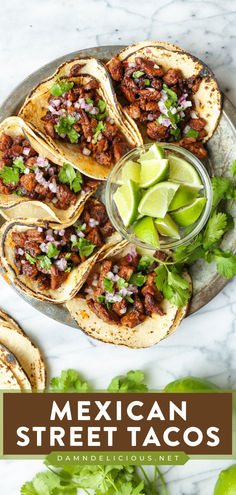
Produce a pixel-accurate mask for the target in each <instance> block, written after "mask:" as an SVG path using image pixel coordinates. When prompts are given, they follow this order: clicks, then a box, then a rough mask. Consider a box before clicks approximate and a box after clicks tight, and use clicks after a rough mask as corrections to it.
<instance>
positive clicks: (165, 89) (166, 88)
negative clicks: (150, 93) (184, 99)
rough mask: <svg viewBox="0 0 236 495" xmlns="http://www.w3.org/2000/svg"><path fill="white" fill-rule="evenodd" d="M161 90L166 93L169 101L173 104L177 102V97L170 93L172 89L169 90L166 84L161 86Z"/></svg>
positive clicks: (173, 92)
mask: <svg viewBox="0 0 236 495" xmlns="http://www.w3.org/2000/svg"><path fill="white" fill-rule="evenodd" d="M163 89H164V91H166V92H167V94H168V96H169V98H171V100H173V102H175V101H177V100H178V96H177V94H176V93H175V91H172V89H170V88H169V87H168V86H167V84H163Z"/></svg>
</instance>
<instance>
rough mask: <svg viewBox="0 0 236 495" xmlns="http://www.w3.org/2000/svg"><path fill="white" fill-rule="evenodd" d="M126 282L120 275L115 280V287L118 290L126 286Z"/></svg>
mask: <svg viewBox="0 0 236 495" xmlns="http://www.w3.org/2000/svg"><path fill="white" fill-rule="evenodd" d="M128 285H129V284H128V282H126V281H125V279H124V278H122V277H120V278H119V279H118V280H117V289H118V290H120V289H121V287H125V288H126V287H128Z"/></svg>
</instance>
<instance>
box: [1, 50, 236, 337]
mask: <svg viewBox="0 0 236 495" xmlns="http://www.w3.org/2000/svg"><path fill="white" fill-rule="evenodd" d="M122 48H124V47H123V46H121V45H115V46H114V45H111V46H100V47H92V48H86V49H84V50H80V51H78V52H77V51H76V52H72V53H68V54H66V55H64V56H63V57H60V58H57V59H55V60H53V61H52V62H50V63H49V64H47V65H44V66H43V67H41V68H40V69H38V70H37V71H35V72H34V73H32V74H30V76H28V77H27V78H26V79H24V81H22V82H21V83H20V84H19V85H18V86H17V87H16V88H15V89H14V91H12V93H11V94H10V95H9V96H8V98H7V99H6V100H5V101H4V102H3V104H2V105H1V107H0V120H1V121H2V120H3V119H5V118H6V117H9V116H10V115H16V114H17V113H18V110H19V108H20V106H21V105H22V103H23V101H24V99H25V97H26V95H27V93H28V92H29V91H30V90H31V89H32V87H34V86H35V85H36V84H37V83H38V82H39V81H40V80H42V79H45V78H47V77H48V76H50V75H51V74H52V73H53V72H55V70H56V68H57V67H58V65H60V64H61V63H63V62H65V61H66V60H70V59H72V58H75V57H86V56H93V57H96V58H99V59H101V60H103V61H107V60H109V59H110V58H111V57H112V56H113V55H114V54H115V53H117V52H118V51H119V50H121V49H122ZM235 127H236V109H235V108H234V106H233V105H232V103H231V102H230V101H229V100H228V99H227V98H226V97H225V96H224V100H223V112H222V115H221V118H220V122H219V125H218V127H217V130H216V131H215V133H214V135H213V137H212V138H211V139H210V141H209V142H208V143H207V148H208V152H209V153H208V156H209V158H208V163H207V168H208V170H209V172H210V175H221V176H226V177H227V176H229V175H230V170H229V167H230V164H231V163H232V161H233V160H234V158H235V156H236V139H235V138H236V129H235ZM233 216H234V217H235V219H236V207H234V210H233ZM3 221H4V220H3V219H2V220H0V222H1V223H3ZM222 247H223V248H224V249H231V250H232V251H233V252H236V228H235V229H234V230H233V231H229V232H228V233H227V234H226V235H225V237H224V241H223V243H222ZM191 275H192V278H193V297H192V300H191V303H190V307H189V312H188V314H192V313H195V312H196V311H197V310H198V309H200V308H201V307H202V306H205V304H207V303H208V302H209V301H211V299H213V298H214V297H215V296H216V295H217V294H218V293H219V292H220V291H221V290H222V289H223V287H224V286H225V285H226V284H227V280H226V279H223V278H222V277H221V276H219V275H218V273H217V271H216V266H215V264H214V263H211V264H207V263H205V262H204V261H202V260H201V261H198V262H197V263H195V264H194V266H193V267H192V269H191ZM13 287H14V286H13ZM14 289H15V290H16V291H17V292H18V293H19V294H20V296H21V297H22V298H23V299H25V300H26V301H27V302H28V303H29V304H31V306H33V307H34V308H35V309H37V310H38V311H41V312H42V313H44V314H45V315H47V316H49V317H50V318H52V319H54V320H56V321H59V322H60V323H64V324H65V325H69V326H71V327H74V328H78V325H77V324H76V323H75V322H74V321H73V320H72V318H71V317H70V314H69V312H68V311H67V309H66V308H65V307H64V306H63V305H62V304H60V305H57V304H49V303H45V302H41V301H37V300H36V299H33V298H32V297H30V296H27V295H26V294H24V293H23V292H21V291H20V290H19V289H17V288H15V287H14Z"/></svg>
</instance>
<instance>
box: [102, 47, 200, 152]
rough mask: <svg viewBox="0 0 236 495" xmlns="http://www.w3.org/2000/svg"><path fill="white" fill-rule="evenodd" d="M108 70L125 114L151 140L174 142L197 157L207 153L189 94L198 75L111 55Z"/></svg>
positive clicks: (194, 90) (190, 94)
mask: <svg viewBox="0 0 236 495" xmlns="http://www.w3.org/2000/svg"><path fill="white" fill-rule="evenodd" d="M109 70H110V73H111V76H112V78H113V80H114V82H115V86H116V88H117V89H118V91H119V93H120V95H123V97H124V99H125V102H126V104H125V106H124V109H125V110H126V112H127V113H128V115H129V116H130V117H131V118H132V119H134V120H136V121H137V122H138V123H142V124H143V125H144V126H145V128H146V132H147V135H148V137H149V138H150V139H153V140H155V141H166V142H178V143H179V144H180V145H181V146H183V147H184V148H187V149H189V150H190V151H191V152H192V153H194V154H195V155H196V156H197V157H198V158H200V159H204V158H205V157H206V155H207V152H206V149H205V148H204V145H203V143H202V139H203V138H204V137H205V136H206V135H207V132H206V130H205V124H206V121H205V120H204V119H203V118H199V116H198V112H197V109H196V107H195V102H194V100H193V95H194V94H195V93H196V92H197V91H198V88H199V85H200V83H201V77H200V76H199V75H194V76H192V77H189V78H185V77H184V76H183V73H182V72H181V70H180V69H176V68H170V69H168V70H167V71H165V70H164V69H163V68H162V66H161V65H159V64H158V65H157V63H156V62H155V60H150V59H145V58H143V57H140V56H139V57H136V58H135V60H134V61H132V62H128V61H126V60H124V61H121V60H119V59H118V58H114V59H112V60H111V61H110V63H109Z"/></svg>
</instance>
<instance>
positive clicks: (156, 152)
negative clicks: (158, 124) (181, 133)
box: [139, 143, 165, 163]
mask: <svg viewBox="0 0 236 495" xmlns="http://www.w3.org/2000/svg"><path fill="white" fill-rule="evenodd" d="M162 158H165V150H164V148H161V146H158V145H157V144H156V143H154V144H153V145H152V146H151V147H150V148H149V150H148V151H146V153H143V155H141V156H140V158H139V162H140V163H143V162H147V161H150V160H162Z"/></svg>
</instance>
